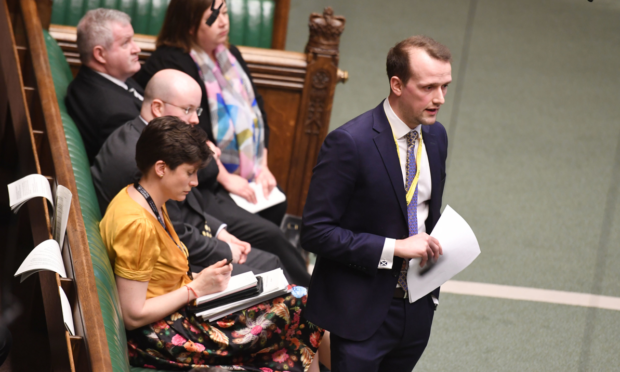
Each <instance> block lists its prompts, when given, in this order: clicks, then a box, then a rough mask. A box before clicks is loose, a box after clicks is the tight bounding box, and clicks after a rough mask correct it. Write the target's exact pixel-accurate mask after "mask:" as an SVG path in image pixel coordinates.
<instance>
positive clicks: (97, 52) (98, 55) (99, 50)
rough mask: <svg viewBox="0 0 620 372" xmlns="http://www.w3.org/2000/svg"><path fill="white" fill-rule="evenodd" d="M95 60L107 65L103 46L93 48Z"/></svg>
mask: <svg viewBox="0 0 620 372" xmlns="http://www.w3.org/2000/svg"><path fill="white" fill-rule="evenodd" d="M93 59H94V60H95V61H97V62H99V63H100V64H102V65H105V64H106V62H107V61H106V50H105V49H104V47H102V46H101V45H97V46H96V47H94V48H93Z"/></svg>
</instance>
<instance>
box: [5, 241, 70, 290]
mask: <svg viewBox="0 0 620 372" xmlns="http://www.w3.org/2000/svg"><path fill="white" fill-rule="evenodd" d="M41 270H49V271H54V272H57V273H58V274H59V275H60V276H62V277H63V278H66V277H67V273H66V272H65V265H64V263H63V262H62V255H61V253H60V246H58V242H57V241H55V240H53V239H49V240H46V241H44V242H42V243H41V244H39V245H37V246H36V247H35V248H34V249H33V250H32V252H30V254H29V255H28V257H26V259H25V260H24V262H22V264H21V265H20V266H19V269H17V272H16V273H15V275H14V276H18V275H21V276H22V277H21V280H20V282H23V281H24V280H26V279H27V278H28V277H29V276H31V275H32V274H34V273H37V272H39V271H41Z"/></svg>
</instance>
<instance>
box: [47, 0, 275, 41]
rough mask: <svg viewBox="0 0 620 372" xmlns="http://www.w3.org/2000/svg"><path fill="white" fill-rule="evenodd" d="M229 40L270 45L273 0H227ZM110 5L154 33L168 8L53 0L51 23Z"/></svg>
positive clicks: (156, 0) (142, 1) (133, 0)
mask: <svg viewBox="0 0 620 372" xmlns="http://www.w3.org/2000/svg"><path fill="white" fill-rule="evenodd" d="M227 6H228V14H229V17H230V43H231V44H233V45H245V46H252V47H258V48H271V38H272V34H273V19H274V14H275V8H276V0H227ZM100 7H101V8H112V9H118V10H120V11H123V12H125V13H127V14H129V16H130V17H131V22H132V25H133V29H134V32H135V33H137V34H145V35H153V36H156V35H157V34H158V33H159V30H160V29H161V26H162V24H163V22H164V16H165V15H166V9H167V8H168V0H54V4H53V7H52V23H53V24H57V25H66V26H77V24H78V22H79V21H80V19H81V18H82V17H83V16H84V14H85V13H86V12H87V11H89V10H91V9H95V8H100Z"/></svg>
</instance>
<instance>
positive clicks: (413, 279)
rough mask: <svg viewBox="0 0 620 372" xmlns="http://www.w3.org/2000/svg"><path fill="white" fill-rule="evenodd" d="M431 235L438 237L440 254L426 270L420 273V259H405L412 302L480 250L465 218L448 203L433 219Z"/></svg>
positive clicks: (437, 285) (458, 269)
mask: <svg viewBox="0 0 620 372" xmlns="http://www.w3.org/2000/svg"><path fill="white" fill-rule="evenodd" d="M431 236H432V237H434V238H436V239H437V240H439V243H440V244H441V247H442V249H443V255H442V256H439V259H438V260H437V262H436V263H435V264H434V266H433V268H432V269H431V270H429V271H428V272H426V273H424V274H421V272H423V270H424V268H421V267H420V259H419V258H414V259H412V260H411V261H409V271H408V272H407V286H408V289H409V293H408V297H409V302H411V303H413V302H415V301H417V300H418V299H420V298H422V297H423V296H425V295H427V294H428V293H430V292H432V291H433V290H434V289H435V288H437V287H439V286H441V285H442V284H443V283H445V282H447V281H448V280H450V279H451V278H452V277H454V276H455V275H456V274H458V273H460V272H461V271H463V270H464V269H465V268H466V267H467V266H469V265H470V264H471V263H472V262H474V260H475V259H476V257H478V255H479V254H480V245H478V240H477V239H476V235H475V234H474V232H473V230H472V229H471V227H469V225H468V224H467V222H466V221H465V220H464V219H463V217H461V216H460V215H459V214H458V213H456V211H454V209H452V208H451V207H450V206H449V205H448V206H446V209H445V210H444V211H443V213H442V215H441V218H440V219H439V221H437V224H436V225H435V228H434V229H433V232H432V233H431Z"/></svg>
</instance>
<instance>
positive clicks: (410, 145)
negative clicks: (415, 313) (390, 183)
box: [398, 130, 418, 292]
mask: <svg viewBox="0 0 620 372" xmlns="http://www.w3.org/2000/svg"><path fill="white" fill-rule="evenodd" d="M405 138H406V139H407V183H406V184H405V193H407V192H408V191H409V189H410V188H411V184H412V183H413V179H414V178H415V174H416V172H417V171H418V166H417V164H416V162H415V161H416V159H415V141H416V140H417V139H418V132H416V131H413V130H412V131H411V132H409V133H407V135H405ZM407 225H408V227H409V236H412V235H416V234H417V233H418V185H417V184H416V185H415V191H414V193H413V198H411V201H410V202H409V204H408V205H407ZM408 269H409V260H407V259H405V260H403V266H402V267H401V269H400V275H399V276H398V284H400V286H401V287H402V288H403V289H404V290H405V292H407V270H408Z"/></svg>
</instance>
